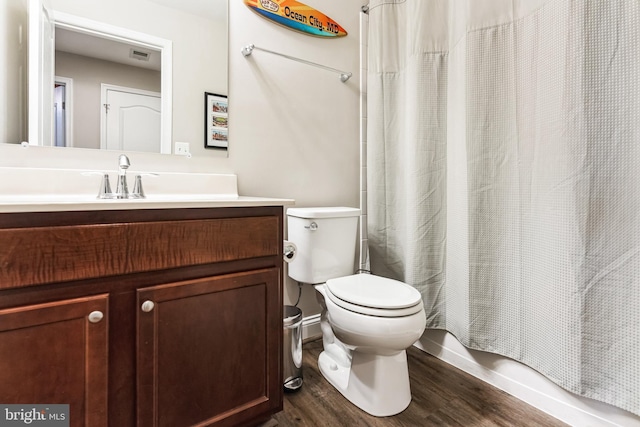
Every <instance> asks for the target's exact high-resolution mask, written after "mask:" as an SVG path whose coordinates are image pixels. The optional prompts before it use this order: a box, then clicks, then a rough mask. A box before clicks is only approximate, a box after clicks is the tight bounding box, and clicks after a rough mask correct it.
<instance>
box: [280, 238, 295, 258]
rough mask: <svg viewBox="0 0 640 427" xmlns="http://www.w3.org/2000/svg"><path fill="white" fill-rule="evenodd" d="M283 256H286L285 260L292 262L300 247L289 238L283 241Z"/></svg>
mask: <svg viewBox="0 0 640 427" xmlns="http://www.w3.org/2000/svg"><path fill="white" fill-rule="evenodd" d="M282 243H283V245H284V246H283V253H284V255H283V258H284V262H287V263H288V262H291V261H293V260H294V259H295V258H296V255H297V254H298V247H297V246H296V244H295V243H293V242H290V241H288V240H284V241H283V242H282Z"/></svg>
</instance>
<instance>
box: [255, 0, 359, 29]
mask: <svg viewBox="0 0 640 427" xmlns="http://www.w3.org/2000/svg"><path fill="white" fill-rule="evenodd" d="M244 4H246V5H247V6H248V7H249V8H250V9H251V10H253V11H254V12H256V13H257V14H259V15H260V16H263V17H265V18H267V19H269V20H271V21H273V22H275V23H277V24H280V25H284V26H285V27H287V28H289V29H292V30H295V31H299V32H301V33H304V34H308V35H312V36H319V37H344V36H346V35H347V32H346V31H345V29H344V28H342V27H341V26H340V25H338V23H337V22H336V21H334V20H333V19H331V18H329V17H328V16H327V15H325V14H324V13H322V12H320V11H318V10H316V9H314V8H312V7H311V6H307V5H306V4H304V3H300V2H298V1H296V0H244Z"/></svg>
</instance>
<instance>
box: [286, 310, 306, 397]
mask: <svg viewBox="0 0 640 427" xmlns="http://www.w3.org/2000/svg"><path fill="white" fill-rule="evenodd" d="M282 323H283V325H284V331H283V332H284V337H283V340H282V346H283V351H282V356H283V357H282V359H283V367H282V375H283V379H284V391H286V392H292V391H297V390H298V389H299V388H300V387H302V310H300V309H299V308H298V307H294V306H292V305H285V306H284V319H283V322H282Z"/></svg>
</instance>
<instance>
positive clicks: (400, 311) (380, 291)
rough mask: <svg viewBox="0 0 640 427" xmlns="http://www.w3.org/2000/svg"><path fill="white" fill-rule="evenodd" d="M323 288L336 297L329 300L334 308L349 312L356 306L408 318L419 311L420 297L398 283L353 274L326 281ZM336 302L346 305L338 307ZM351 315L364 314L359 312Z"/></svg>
mask: <svg viewBox="0 0 640 427" xmlns="http://www.w3.org/2000/svg"><path fill="white" fill-rule="evenodd" d="M326 288H327V290H328V291H329V293H330V295H329V296H330V297H331V296H334V297H336V298H332V300H333V301H334V302H335V303H336V304H338V305H341V306H343V307H344V308H347V309H351V310H353V306H358V307H366V308H371V309H374V310H375V311H376V312H378V311H379V310H390V311H396V310H397V311H396V314H395V315H408V314H411V313H415V312H417V311H420V310H421V309H422V296H421V295H420V292H418V291H417V290H416V289H415V288H413V287H411V286H409V285H407V284H406V283H403V282H400V281H398V280H393V279H387V278H385V277H379V276H374V275H372V274H355V275H352V276H346V277H339V278H337V279H330V280H327V283H326ZM338 300H342V301H343V302H345V303H346V304H341V303H340V302H339V301H338ZM345 305H349V306H350V307H346V306H345ZM416 306H417V307H416ZM405 309H408V310H405ZM354 311H358V312H363V313H364V311H363V310H361V309H357V310H354ZM366 311H371V310H366ZM364 314H367V313H364ZM389 314H391V313H389Z"/></svg>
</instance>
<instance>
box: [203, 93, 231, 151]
mask: <svg viewBox="0 0 640 427" xmlns="http://www.w3.org/2000/svg"><path fill="white" fill-rule="evenodd" d="M228 109H229V101H228V99H227V96H226V95H219V94H217V93H211V92H205V93H204V148H212V149H218V150H227V149H228V148H229V111H228Z"/></svg>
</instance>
